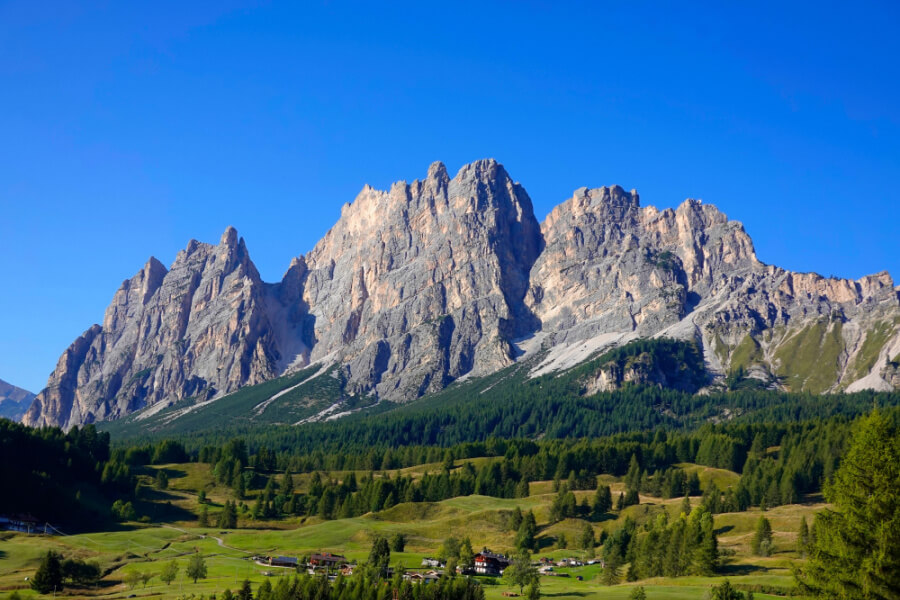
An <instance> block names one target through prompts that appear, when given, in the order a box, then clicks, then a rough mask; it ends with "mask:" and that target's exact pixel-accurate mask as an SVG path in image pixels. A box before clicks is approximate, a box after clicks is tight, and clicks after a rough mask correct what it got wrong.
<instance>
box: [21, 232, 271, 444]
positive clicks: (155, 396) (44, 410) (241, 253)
mask: <svg viewBox="0 0 900 600" xmlns="http://www.w3.org/2000/svg"><path fill="white" fill-rule="evenodd" d="M265 298H266V288H265V285H264V284H263V283H262V282H261V281H260V278H259V274H258V273H257V271H256V268H255V267H254V266H253V263H252V262H251V261H250V257H249V255H248V254H247V249H246V247H245V245H244V241H243V240H238V238H237V232H236V231H235V230H234V229H233V228H229V229H228V230H227V231H226V232H225V233H224V234H223V236H222V239H221V241H220V243H219V245H217V246H213V245H209V244H202V243H199V242H197V241H194V240H192V241H191V242H190V243H189V244H188V246H187V248H185V249H184V250H183V251H181V252H179V253H178V256H177V257H176V259H175V262H174V263H173V264H172V267H171V269H170V270H168V271H167V270H166V268H165V267H164V266H163V265H162V264H160V263H159V261H157V260H156V259H154V258H151V259H150V260H149V261H148V262H147V264H146V265H145V266H144V268H143V269H141V270H140V271H139V272H138V273H137V274H136V275H135V276H134V277H132V278H131V279H129V280H127V281H125V282H123V283H122V287H120V288H119V290H118V291H117V292H116V294H115V295H114V296H113V300H112V303H111V304H110V306H109V308H107V310H106V314H105V316H104V319H103V325H102V326H100V325H94V326H92V327H91V328H90V329H88V330H87V331H86V332H85V333H84V334H83V335H82V336H81V337H80V338H78V339H77V340H75V342H74V343H73V344H72V345H71V346H70V347H69V348H68V349H67V350H66V351H65V352H64V353H63V355H62V357H60V359H59V363H58V364H57V366H56V369H55V371H54V372H53V373H52V374H51V376H50V380H49V382H48V385H47V387H46V388H45V389H44V390H43V391H42V392H41V393H40V394H38V396H37V398H36V399H35V401H34V403H33V404H32V406H31V408H30V409H29V411H28V412H27V413H26V415H25V417H24V419H23V422H25V423H27V424H30V425H61V426H63V427H70V426H72V425H76V424H82V423H90V422H93V421H96V420H103V419H111V418H117V417H120V416H122V415H125V414H128V413H129V412H132V411H134V410H136V409H138V408H141V407H143V406H146V405H149V404H154V403H156V402H160V401H169V400H176V399H179V398H184V397H187V396H194V397H208V396H213V395H216V394H218V393H224V392H229V391H232V390H235V389H237V388H238V387H240V386H242V385H247V384H252V383H259V382H262V381H265V380H266V379H269V378H271V377H273V376H275V374H276V371H275V362H276V361H277V358H278V356H277V350H276V348H275V347H274V344H273V338H274V336H273V333H272V330H273V328H272V327H271V324H270V323H269V322H268V319H267V313H266V300H265Z"/></svg>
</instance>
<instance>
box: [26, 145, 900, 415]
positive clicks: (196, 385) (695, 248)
mask: <svg viewBox="0 0 900 600" xmlns="http://www.w3.org/2000/svg"><path fill="white" fill-rule="evenodd" d="M653 336H665V337H674V338H680V339H690V340H694V341H696V342H697V343H698V344H699V345H700V347H701V348H702V349H703V352H704V358H705V361H706V363H707V366H708V368H709V369H710V370H711V371H712V372H713V373H715V374H718V375H721V376H724V375H726V374H728V373H730V372H733V371H734V370H736V369H741V372H742V373H743V372H746V374H747V376H749V377H756V378H759V379H761V380H765V381H766V382H767V384H768V385H772V386H780V387H783V388H787V389H795V390H799V389H807V390H811V391H815V392H823V391H830V390H839V389H850V390H853V389H862V388H874V389H892V388H893V387H897V386H898V385H900V369H898V365H897V360H896V359H897V357H898V355H900V298H898V288H895V287H894V285H893V282H892V280H891V278H890V276H889V275H888V274H887V273H879V274H876V275H872V276H869V277H864V278H862V279H860V280H858V281H851V280H845V279H828V278H824V277H821V276H819V275H816V274H803V273H793V272H790V271H786V270H783V269H780V268H778V267H773V266H770V265H765V264H763V263H762V262H760V261H759V260H758V259H757V258H756V254H755V251H754V248H753V243H752V241H751V240H750V237H749V236H748V235H747V234H746V232H745V231H744V229H743V227H742V225H741V224H740V223H739V222H736V221H729V220H728V219H727V217H726V216H725V215H724V214H722V213H721V212H720V211H718V210H717V209H716V208H715V207H714V206H712V205H709V204H703V203H702V202H700V201H697V200H687V201H685V202H684V203H682V204H681V205H680V206H678V207H677V208H676V209H666V210H662V211H660V210H658V209H656V208H654V207H642V206H641V205H640V199H639V196H638V194H637V193H636V192H634V191H631V192H626V191H625V190H623V189H622V188H620V187H618V186H613V187H603V188H597V189H587V188H581V189H579V190H576V192H575V194H574V195H573V197H572V198H571V199H569V200H567V201H566V202H564V203H562V204H561V205H559V206H557V207H556V208H555V209H554V210H553V211H552V212H551V213H550V215H548V217H547V218H546V219H545V221H544V223H542V224H539V223H538V222H537V220H536V219H535V217H534V213H533V209H532V205H531V200H530V198H529V197H528V195H527V193H526V192H525V190H524V188H522V186H521V185H520V184H518V183H516V182H514V181H513V180H512V179H511V177H510V176H509V174H508V173H507V172H506V170H505V169H504V168H503V167H502V165H500V164H499V163H497V162H496V161H493V160H483V161H477V162H475V163H472V164H470V165H466V166H464V167H463V168H462V169H460V171H459V172H458V173H457V175H456V176H455V177H453V178H452V179H451V178H450V177H449V175H448V173H447V171H446V168H445V167H444V165H442V164H441V163H435V164H433V165H432V166H431V167H430V168H429V170H428V174H427V176H426V177H425V178H424V179H423V180H421V181H419V180H416V181H413V182H412V183H406V182H398V183H396V184H394V185H393V186H391V188H390V189H389V190H387V191H380V190H375V189H373V188H371V187H369V186H366V187H364V188H363V190H362V191H361V192H360V194H359V195H358V196H357V198H356V199H355V200H354V202H353V203H351V204H347V205H345V206H344V207H343V208H342V210H341V217H340V219H339V220H338V222H337V223H336V224H335V226H334V227H333V228H332V229H331V230H330V231H329V232H328V233H327V234H326V235H325V237H324V238H323V239H322V240H321V241H320V242H319V243H318V244H316V246H315V247H314V248H313V249H312V250H311V251H310V252H308V253H307V254H306V255H303V256H298V257H297V258H295V259H294V260H293V261H292V262H291V265H290V267H289V268H288V270H287V272H286V273H285V275H284V277H283V279H282V280H281V281H280V282H278V283H274V284H267V283H264V282H263V281H261V279H260V277H259V274H258V273H257V271H256V268H255V267H254V266H253V263H252V262H251V260H250V257H249V254H248V252H247V249H246V246H245V244H244V241H243V239H239V238H238V236H237V233H236V232H235V230H234V229H233V228H229V229H228V230H227V231H226V232H225V233H224V234H223V236H222V239H221V240H220V242H219V244H218V245H210V244H202V243H200V242H196V241H193V240H192V241H191V242H190V243H189V244H188V246H187V248H186V249H185V250H183V251H182V252H180V253H179V254H178V256H177V257H176V259H175V261H174V263H173V264H172V266H171V267H170V268H169V269H168V270H167V269H166V268H165V267H164V266H163V265H162V264H161V263H159V261H157V260H156V259H152V258H151V259H150V260H149V261H148V263H147V264H146V265H145V266H144V268H143V269H141V271H139V272H138V273H137V274H136V275H135V276H134V277H133V278H131V279H129V280H127V281H125V282H123V284H122V287H121V288H120V289H119V291H118V292H116V294H115V296H114V297H113V301H112V303H111V304H110V306H109V308H108V309H107V311H106V315H105V318H104V321H103V324H102V325H94V326H92V327H91V328H90V329H88V330H87V331H86V332H85V333H84V334H83V335H82V336H81V337H80V338H79V339H78V340H76V341H75V342H74V343H73V344H72V346H70V347H69V349H67V350H66V352H65V353H64V354H63V356H62V357H61V358H60V360H59V363H58V365H57V368H56V369H55V371H54V372H53V373H52V374H51V376H50V379H49V381H48V386H47V388H45V389H44V390H43V391H42V392H41V393H40V394H39V395H38V397H37V398H36V400H35V402H34V404H33V405H32V407H31V409H30V410H29V411H28V413H27V414H26V416H25V419H24V421H25V422H26V423H29V424H32V425H44V424H52V425H60V426H63V427H70V426H73V425H77V424H81V423H88V422H92V421H96V420H103V419H111V418H118V417H120V416H123V415H125V414H128V413H130V412H133V411H134V410H136V409H139V408H142V407H145V406H163V405H166V404H169V403H171V402H174V401H177V400H179V399H183V398H187V397H193V398H199V399H202V400H210V399H214V398H217V397H220V396H221V395H223V394H227V393H229V392H232V391H234V390H236V389H238V388H240V387H242V386H245V385H250V384H255V383H259V382H262V381H265V380H268V379H271V378H273V377H275V376H278V375H281V374H283V373H285V372H291V371H293V370H296V369H299V368H302V367H305V366H308V365H310V364H312V363H322V364H336V365H339V366H340V368H341V375H342V377H343V380H344V381H345V382H346V388H347V390H348V393H350V394H357V395H359V394H362V395H371V396H373V397H375V398H383V399H388V400H393V401H408V400H412V399H415V398H417V397H419V396H421V395H423V394H426V393H429V392H433V391H436V390H439V389H441V388H443V387H445V386H446V385H448V384H449V383H451V382H452V381H454V380H457V379H459V378H461V377H468V376H478V375H483V374H488V373H491V372H493V371H496V370H497V369H500V368H502V367H504V366H507V365H509V364H511V363H512V362H514V361H516V360H521V358H522V357H523V356H528V355H529V354H530V351H536V350H540V351H542V354H541V359H540V360H541V361H542V362H541V363H540V365H539V367H538V369H536V371H535V372H538V371H541V372H547V371H552V370H553V369H559V368H566V367H567V366H571V365H572V364H575V363H577V362H578V361H580V360H584V359H586V358H588V356H590V355H592V354H593V353H596V352H597V351H599V350H600V349H602V348H604V347H609V346H611V345H614V344H619V343H622V342H624V341H627V340H629V339H634V338H637V337H653ZM529 350H530V351H529ZM615 379H618V377H613V378H612V379H610V380H609V381H613V380H615ZM609 381H607V382H606V383H604V384H603V385H604V386H606V387H608V386H609V385H611V384H610V383H609Z"/></svg>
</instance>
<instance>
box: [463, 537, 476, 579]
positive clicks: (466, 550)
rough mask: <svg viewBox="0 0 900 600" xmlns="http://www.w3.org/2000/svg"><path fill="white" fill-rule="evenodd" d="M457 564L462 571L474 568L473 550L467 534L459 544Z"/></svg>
mask: <svg viewBox="0 0 900 600" xmlns="http://www.w3.org/2000/svg"><path fill="white" fill-rule="evenodd" d="M459 566H460V567H462V568H463V570H464V571H470V570H472V569H474V568H475V551H474V550H472V542H471V541H470V540H469V537H468V536H466V537H465V538H463V541H462V544H460V546H459Z"/></svg>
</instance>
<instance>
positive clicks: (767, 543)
mask: <svg viewBox="0 0 900 600" xmlns="http://www.w3.org/2000/svg"><path fill="white" fill-rule="evenodd" d="M750 550H751V551H752V552H753V554H755V555H757V556H769V555H770V554H772V524H771V523H769V520H768V519H767V518H765V517H762V516H761V517H760V518H759V521H757V522H756V533H754V534H753V540H752V541H751V542H750Z"/></svg>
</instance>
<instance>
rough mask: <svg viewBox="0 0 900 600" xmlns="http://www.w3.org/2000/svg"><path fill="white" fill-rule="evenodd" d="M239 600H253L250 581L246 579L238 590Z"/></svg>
mask: <svg viewBox="0 0 900 600" xmlns="http://www.w3.org/2000/svg"><path fill="white" fill-rule="evenodd" d="M237 600H253V590H252V589H250V580H249V579H245V580H244V581H243V583H241V589H240V590H238V593H237Z"/></svg>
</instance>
